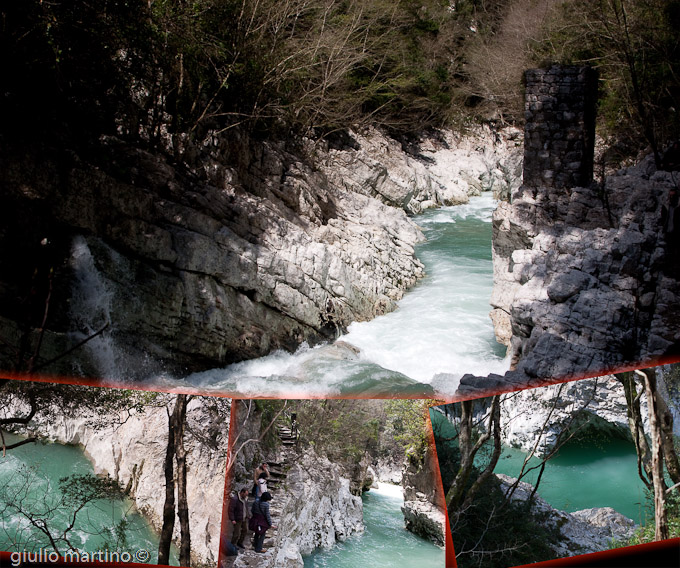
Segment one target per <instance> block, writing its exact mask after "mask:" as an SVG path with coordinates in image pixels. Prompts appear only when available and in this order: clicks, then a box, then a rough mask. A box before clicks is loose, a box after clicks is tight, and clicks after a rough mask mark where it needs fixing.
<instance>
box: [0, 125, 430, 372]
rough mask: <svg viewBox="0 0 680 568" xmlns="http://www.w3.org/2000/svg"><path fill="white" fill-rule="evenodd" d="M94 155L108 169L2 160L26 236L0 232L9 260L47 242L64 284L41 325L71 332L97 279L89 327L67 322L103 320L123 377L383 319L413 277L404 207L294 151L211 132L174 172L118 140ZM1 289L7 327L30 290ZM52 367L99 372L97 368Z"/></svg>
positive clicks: (77, 162)
mask: <svg viewBox="0 0 680 568" xmlns="http://www.w3.org/2000/svg"><path fill="white" fill-rule="evenodd" d="M104 147H105V150H106V153H107V156H106V161H105V165H99V164H97V165H94V164H92V163H89V162H85V161H84V160H81V159H75V158H73V157H70V159H67V158H68V157H64V156H60V155H58V153H57V155H54V156H50V155H49V154H48V156H47V157H46V158H44V157H40V158H38V157H37V156H32V155H21V156H17V157H15V158H14V159H10V160H9V164H10V165H9V167H8V168H6V169H5V168H3V173H2V174H1V176H2V182H3V183H4V185H5V187H6V188H7V191H6V192H5V195H4V196H3V203H4V206H6V207H9V208H11V209H12V210H14V211H17V212H18V213H19V214H21V213H24V214H23V216H22V218H21V220H20V222H21V223H22V224H27V223H28V224H29V225H30V226H31V227H32V231H31V235H29V236H28V237H27V238H26V239H19V240H18V241H17V242H15V241H16V239H15V238H14V236H16V232H15V231H14V228H15V227H13V224H16V223H17V222H18V221H17V220H15V221H12V223H10V226H8V227H7V230H5V231H4V232H3V233H2V235H0V236H1V237H2V239H3V241H2V249H3V250H4V251H5V253H4V254H10V252H7V251H11V255H20V253H19V251H18V250H17V248H19V249H21V250H22V251H23V252H24V254H26V255H32V256H33V257H35V256H36V255H37V252H36V250H33V249H37V248H39V245H38V243H39V241H40V240H41V239H42V237H47V238H48V240H49V241H50V242H54V245H53V246H52V247H51V248H50V247H48V248H47V249H46V251H47V252H49V253H50V254H51V256H49V257H48V258H46V259H45V260H44V263H45V264H46V265H51V266H53V267H56V268H57V272H56V273H55V277H54V281H55V282H58V283H59V294H56V293H55V294H53V297H52V300H51V308H52V312H53V314H57V311H58V310H60V313H59V316H60V320H59V325H58V326H57V328H58V329H52V331H58V332H64V331H67V330H72V327H71V325H72V320H73V319H74V316H73V314H74V313H78V314H83V317H82V319H83V320H87V319H88V313H89V311H88V308H89V307H91V305H92V304H93V302H94V303H97V300H93V299H91V298H86V299H83V298H81V297H80V296H77V297H76V296H74V295H72V293H71V290H72V288H73V286H74V285H76V284H77V282H78V281H79V280H80V279H86V280H87V279H90V280H93V279H94V280H98V281H100V282H101V283H102V289H103V290H104V293H105V294H106V295H108V296H109V298H108V299H107V300H102V301H103V302H104V303H105V304H106V305H105V306H101V305H100V306H99V308H100V311H102V312H103V314H102V315H99V316H98V320H100V321H98V322H92V321H89V322H88V321H82V322H79V325H78V327H79V331H81V332H83V333H89V332H90V331H91V328H95V327H99V326H100V325H101V324H102V323H104V322H110V324H111V325H110V329H109V330H107V332H106V333H107V334H108V335H109V336H110V337H111V338H112V339H113V340H114V342H115V343H116V345H117V347H118V349H119V350H121V351H123V352H124V353H125V357H124V358H122V359H123V362H124V363H125V366H124V367H123V368H122V369H121V367H120V366H118V369H119V371H117V372H118V374H119V375H120V376H122V377H126V376H130V375H132V376H134V375H139V374H142V375H144V374H148V372H149V370H150V369H149V366H150V364H149V360H150V359H151V360H155V361H158V362H159V363H160V366H161V368H164V369H169V370H171V371H172V370H174V371H178V372H186V371H187V370H197V369H204V368H207V367H211V366H212V367H215V366H218V365H221V364H224V363H229V362H233V361H237V360H241V359H246V358H252V357H257V356H261V355H264V354H266V353H268V352H270V351H271V350H273V349H276V348H288V349H293V348H295V347H297V346H298V345H299V344H300V343H302V342H303V341H305V340H308V341H317V340H319V339H324V338H325V339H332V338H334V337H335V336H336V335H337V333H338V332H339V330H340V329H341V328H342V327H343V326H346V325H347V324H348V323H350V322H351V321H354V320H358V321H361V320H366V319H369V318H372V317H374V316H376V315H378V314H381V313H384V312H385V311H388V310H390V309H392V308H393V306H394V301H395V300H397V299H399V298H400V297H401V295H402V294H403V292H404V290H405V289H406V288H408V287H409V286H411V285H413V284H414V283H415V282H416V280H417V279H418V278H419V277H420V276H421V275H422V266H421V264H420V263H419V262H418V261H417V260H416V259H415V257H414V256H413V245H414V244H415V243H416V242H418V241H419V240H420V239H421V238H422V234H421V232H420V230H419V229H418V228H417V227H416V225H415V224H414V223H413V222H412V221H410V220H409V219H408V218H407V216H406V214H405V212H404V211H403V210H400V209H396V208H393V207H388V206H386V205H384V204H382V203H381V202H379V201H378V200H376V199H373V198H370V197H367V196H365V195H361V194H357V193H353V192H351V191H348V190H346V189H345V188H343V187H340V186H335V185H333V184H331V183H330V182H329V181H328V179H327V177H326V176H325V175H324V174H323V173H321V172H320V171H318V170H317V169H315V167H314V166H313V163H312V162H311V161H310V159H309V158H305V157H304V153H303V152H300V151H297V153H292V152H291V151H289V150H288V149H287V148H286V147H284V145H283V144H274V143H269V142H257V143H256V142H253V141H249V140H244V139H238V137H237V139H230V140H225V139H224V138H223V137H214V138H209V139H207V140H206V141H205V144H204V145H203V146H201V147H198V148H195V149H194V153H195V156H193V157H192V156H190V155H188V154H187V155H186V156H185V158H184V161H183V162H182V163H173V161H172V160H171V159H170V158H169V157H167V156H163V155H160V154H150V153H148V152H145V151H143V150H140V149H136V148H130V147H127V146H124V145H122V144H120V143H119V142H117V141H116V140H107V141H105V143H104ZM300 156H303V157H300ZM235 161H236V163H234V162H235ZM225 164H231V165H229V166H227V165H225ZM27 172H29V173H27ZM26 216H28V218H26ZM18 230H19V229H17V231H18ZM40 235H42V237H41V236H40ZM10 240H11V241H12V243H10V242H9V241H10ZM10 245H11V246H10ZM85 248H86V249H87V251H86V252H85V254H83V250H85ZM46 254H47V253H46ZM90 256H91V258H92V262H91V265H89V264H88V263H87V262H84V261H87V259H88V258H89V257H90ZM3 260H5V262H9V260H8V259H3ZM27 262H28V261H27ZM26 270H27V272H28V274H29V275H30V273H31V272H32V267H29V266H27V267H26ZM10 277H11V274H10ZM85 288H86V289H91V288H90V287H88V286H85ZM3 292H4V296H3V298H2V300H3V301H2V302H0V304H1V305H2V307H3V308H4V309H3V312H4V313H2V314H0V315H3V316H5V318H7V320H6V321H5V322H4V323H5V324H6V326H7V327H8V328H10V329H9V331H12V329H11V328H12V322H15V321H18V320H21V317H22V315H24V314H21V313H19V312H17V310H16V309H14V308H13V306H12V302H11V300H12V295H14V296H15V297H16V296H20V295H21V293H22V292H26V289H25V288H23V287H22V282H19V281H13V282H9V283H7V284H6V285H5V286H4V287H3ZM67 306H68V308H67ZM38 309H39V308H38ZM55 325H56V324H55ZM13 331H14V333H10V335H16V334H18V324H14V330H13ZM60 337H61V343H59V339H60V338H59V337H57V338H52V337H51V336H48V337H46V338H45V347H44V353H50V352H58V351H60V350H63V348H64V346H65V345H68V344H69V343H71V344H72V343H75V339H73V340H70V338H68V337H67V338H63V335H62V336H60ZM50 342H52V343H55V345H51V344H50ZM149 356H151V357H150V358H149ZM73 357H75V354H74V356H73ZM71 359H72V358H71ZM62 363H65V362H62ZM81 364H82V363H81ZM59 370H60V371H61V372H77V373H78V374H82V373H83V372H85V373H86V374H100V375H101V374H104V372H103V371H102V369H101V368H98V367H97V366H96V365H95V366H94V368H93V365H92V364H90V365H89V367H85V368H77V367H74V365H71V366H70V368H69V367H68V366H67V365H62V368H61V369H59ZM145 371H146V373H145Z"/></svg>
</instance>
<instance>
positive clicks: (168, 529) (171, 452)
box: [158, 404, 178, 565]
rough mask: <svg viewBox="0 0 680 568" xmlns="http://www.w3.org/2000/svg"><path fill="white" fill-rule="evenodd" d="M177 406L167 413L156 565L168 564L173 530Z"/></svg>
mask: <svg viewBox="0 0 680 568" xmlns="http://www.w3.org/2000/svg"><path fill="white" fill-rule="evenodd" d="M177 407H178V405H177V404H175V410H174V411H173V413H172V414H170V412H169V411H168V445H167V447H166V450H165V465H164V472H165V503H164V504H163V527H162V528H161V536H160V541H159V542H158V563H159V564H166V565H167V564H170V545H171V544H172V533H173V531H174V529H175V482H174V473H175V472H174V461H175V432H176V429H175V414H176V412H177Z"/></svg>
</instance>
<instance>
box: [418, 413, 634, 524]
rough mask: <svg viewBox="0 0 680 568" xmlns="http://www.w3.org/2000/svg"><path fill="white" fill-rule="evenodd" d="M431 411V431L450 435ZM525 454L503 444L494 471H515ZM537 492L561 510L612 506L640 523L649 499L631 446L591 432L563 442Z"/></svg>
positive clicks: (534, 460)
mask: <svg viewBox="0 0 680 568" xmlns="http://www.w3.org/2000/svg"><path fill="white" fill-rule="evenodd" d="M430 415H431V416H432V418H433V421H436V423H437V425H436V426H435V432H439V436H441V437H452V435H453V433H454V429H453V426H452V425H451V424H450V423H449V422H448V421H447V420H446V418H445V417H444V416H443V415H442V414H441V413H439V412H435V411H430ZM438 443H439V442H438ZM525 457H526V453H525V452H523V451H521V450H517V449H515V448H510V447H507V446H505V447H504V448H503V453H502V454H501V457H500V459H499V460H498V464H497V466H496V469H495V470H494V471H495V473H504V474H505V475H509V476H511V477H517V475H518V474H519V471H520V468H521V466H522V463H523V462H524V459H525ZM538 463H539V460H538V459H537V458H531V460H530V461H529V465H530V466H531V465H534V464H538ZM537 474H538V472H537V471H535V472H532V473H530V474H529V475H528V476H527V477H526V478H525V479H524V481H526V482H527V483H531V484H532V485H533V484H534V483H535V481H536V477H537ZM538 495H539V496H540V497H542V498H543V499H545V500H546V501H547V502H548V503H550V504H551V505H552V506H553V507H555V508H556V509H560V510H562V511H567V512H573V511H578V510H581V509H589V508H591V507H612V508H613V509H615V510H616V511H618V512H619V513H621V514H623V515H625V516H626V517H628V518H630V519H633V520H634V521H635V522H636V523H638V524H643V523H644V521H645V514H644V510H645V507H646V506H647V503H646V501H645V491H644V485H643V484H642V481H640V478H639V477H638V474H637V457H636V453H635V447H634V445H633V443H632V442H629V441H627V440H622V439H619V438H612V437H604V436H589V437H587V438H584V439H580V440H578V439H577V440H573V441H570V442H568V443H567V444H565V445H564V446H562V448H560V450H559V451H558V453H557V455H556V456H555V457H553V458H552V459H550V460H549V461H548V462H547V464H546V468H545V472H544V473H543V477H542V478H541V482H540V485H539V488H538Z"/></svg>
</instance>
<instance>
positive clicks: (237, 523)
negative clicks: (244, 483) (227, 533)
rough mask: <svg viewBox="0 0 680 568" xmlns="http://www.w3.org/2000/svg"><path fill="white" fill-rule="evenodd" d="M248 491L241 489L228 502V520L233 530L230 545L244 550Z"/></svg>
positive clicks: (246, 530)
mask: <svg viewBox="0 0 680 568" xmlns="http://www.w3.org/2000/svg"><path fill="white" fill-rule="evenodd" d="M247 505H248V489H247V488H245V487H243V488H242V489H240V490H239V492H238V493H236V494H234V495H233V496H232V498H231V500H230V501H229V520H230V521H231V525H232V527H233V529H234V531H233V533H232V535H231V543H232V544H233V545H235V546H237V547H238V548H243V549H245V546H243V541H244V540H245V538H246V533H247V532H248V506H247Z"/></svg>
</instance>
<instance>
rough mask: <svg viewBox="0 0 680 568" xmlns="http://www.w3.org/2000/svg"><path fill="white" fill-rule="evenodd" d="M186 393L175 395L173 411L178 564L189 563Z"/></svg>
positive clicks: (187, 564)
mask: <svg viewBox="0 0 680 568" xmlns="http://www.w3.org/2000/svg"><path fill="white" fill-rule="evenodd" d="M188 402H189V399H188V398H187V395H185V394H180V395H177V403H176V406H175V413H174V414H176V415H177V424H176V428H177V429H176V431H175V455H176V456H177V516H178V517H179V526H180V537H181V544H180V549H179V564H180V566H189V565H190V564H191V535H190V532H189V504H188V501H187V459H186V450H185V448H184V425H185V423H186V414H187V404H188Z"/></svg>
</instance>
